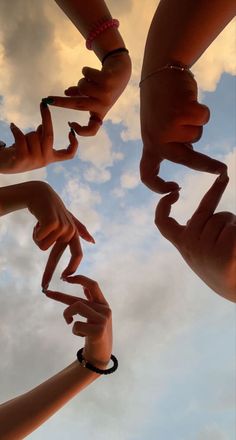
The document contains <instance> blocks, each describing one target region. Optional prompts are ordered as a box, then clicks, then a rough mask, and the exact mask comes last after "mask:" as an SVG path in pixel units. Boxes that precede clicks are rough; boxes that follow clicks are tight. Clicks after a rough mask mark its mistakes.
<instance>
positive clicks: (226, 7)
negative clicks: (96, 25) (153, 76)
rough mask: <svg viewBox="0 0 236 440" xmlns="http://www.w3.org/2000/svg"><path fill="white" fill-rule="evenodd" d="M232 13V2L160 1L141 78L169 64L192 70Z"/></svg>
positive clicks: (148, 40) (235, 5)
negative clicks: (178, 64) (174, 63)
mask: <svg viewBox="0 0 236 440" xmlns="http://www.w3.org/2000/svg"><path fill="white" fill-rule="evenodd" d="M235 13H236V3H235V0H214V1H213V0H211V1H206V0H197V1H196V0H161V1H160V3H159V5H158V8H157V10H156V13H155V15H154V17H153V20H152V23H151V26H150V29H149V33H148V37H147V41H146V47H145V53H144V61H143V69H142V77H143V76H144V75H147V74H148V73H150V72H151V71H153V70H155V69H157V68H158V67H161V66H163V65H165V64H167V63H171V62H179V63H182V64H184V65H186V66H189V67H191V66H192V65H193V64H194V63H195V62H196V61H197V60H198V58H199V57H200V56H201V55H202V53H203V52H204V51H205V50H206V49H207V47H208V46H209V45H210V44H211V42H212V41H213V40H214V39H215V38H216V37H217V36H218V35H219V33H220V32H221V31H222V30H223V29H224V27H225V26H226V25H227V24H228V23H229V22H230V21H231V20H232V18H233V17H234V16H235Z"/></svg>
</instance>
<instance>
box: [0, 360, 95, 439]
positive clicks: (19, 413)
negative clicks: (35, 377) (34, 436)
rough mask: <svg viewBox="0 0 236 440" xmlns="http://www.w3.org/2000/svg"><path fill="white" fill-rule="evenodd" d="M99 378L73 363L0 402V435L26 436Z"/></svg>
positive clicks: (3, 437) (1, 436)
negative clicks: (27, 389)
mask: <svg viewBox="0 0 236 440" xmlns="http://www.w3.org/2000/svg"><path fill="white" fill-rule="evenodd" d="M98 377H100V376H99V375H98V374H97V373H93V372H92V371H90V370H88V369H86V368H83V367H82V366H81V365H80V364H79V362H78V361H75V362H73V363H72V364H70V365H69V366H68V367H66V368H65V369H64V370H62V371H60V372H59V373H58V374H56V375H55V376H53V377H51V378H50V379H48V380H47V381H45V382H43V383H42V384H40V385H39V386H37V387H36V388H34V389H33V390H31V391H29V392H27V393H25V394H23V395H21V396H18V397H16V398H15V399H12V400H10V401H8V402H5V403H3V404H2V405H0V438H1V439H2V440H19V439H22V438H25V436H27V435H29V434H30V433H31V432H33V431H34V430H35V429H37V428H38V427H39V426H40V425H41V424H42V423H44V422H45V421H46V420H48V419H49V418H50V417H51V416H52V415H53V414H55V412H56V411H58V410H59V409H60V408H61V407H62V406H64V405H65V404H66V403H67V402H68V401H69V400H71V399H72V398H73V397H74V396H76V395H77V394H78V393H79V392H80V391H82V390H83V389H84V388H85V387H87V386H88V385H89V384H90V383H92V382H93V381H94V380H95V379H97V378H98Z"/></svg>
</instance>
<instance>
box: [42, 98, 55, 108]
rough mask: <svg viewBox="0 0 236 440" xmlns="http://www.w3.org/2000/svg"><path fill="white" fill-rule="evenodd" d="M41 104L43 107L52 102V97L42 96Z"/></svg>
mask: <svg viewBox="0 0 236 440" xmlns="http://www.w3.org/2000/svg"><path fill="white" fill-rule="evenodd" d="M42 104H43V106H44V107H47V106H48V104H54V99H52V98H43V99H42Z"/></svg>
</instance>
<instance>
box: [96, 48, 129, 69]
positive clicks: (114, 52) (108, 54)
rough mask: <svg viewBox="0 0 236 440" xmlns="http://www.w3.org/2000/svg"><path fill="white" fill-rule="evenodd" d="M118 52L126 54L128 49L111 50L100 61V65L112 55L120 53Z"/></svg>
mask: <svg viewBox="0 0 236 440" xmlns="http://www.w3.org/2000/svg"><path fill="white" fill-rule="evenodd" d="M120 52H126V53H129V51H128V49H126V48H125V47H119V48H118V49H114V50H111V51H110V52H108V53H107V54H106V55H105V56H104V57H103V59H102V65H103V64H104V63H105V60H106V59H107V58H108V57H111V56H112V55H115V54H116V53H120Z"/></svg>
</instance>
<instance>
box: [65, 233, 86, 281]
mask: <svg viewBox="0 0 236 440" xmlns="http://www.w3.org/2000/svg"><path fill="white" fill-rule="evenodd" d="M69 246H70V252H71V258H70V261H69V264H68V266H67V267H66V269H65V270H64V271H63V272H62V275H61V277H62V279H64V278H66V277H67V276H69V275H71V274H72V273H74V272H75V271H76V269H77V267H78V266H79V264H80V262H81V260H82V258H83V251H82V247H81V243H80V239H79V233H78V231H77V232H76V233H75V234H74V236H73V238H72V239H71V240H70V242H69Z"/></svg>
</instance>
